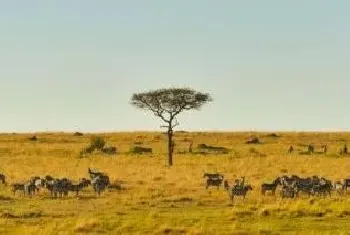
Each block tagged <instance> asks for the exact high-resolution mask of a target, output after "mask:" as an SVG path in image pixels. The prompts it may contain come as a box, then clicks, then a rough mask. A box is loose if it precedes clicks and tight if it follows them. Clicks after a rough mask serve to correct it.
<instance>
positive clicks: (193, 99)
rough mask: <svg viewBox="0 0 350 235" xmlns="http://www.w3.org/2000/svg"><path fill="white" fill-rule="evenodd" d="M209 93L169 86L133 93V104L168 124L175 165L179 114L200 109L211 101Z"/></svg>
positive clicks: (170, 162)
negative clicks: (175, 143) (174, 130)
mask: <svg viewBox="0 0 350 235" xmlns="http://www.w3.org/2000/svg"><path fill="white" fill-rule="evenodd" d="M211 101H212V98H211V97H210V95H209V94H208V93H202V92H198V91H195V90H193V89H191V88H168V89H158V90H151V91H148V92H143V93H136V94H133V95H132V97H131V104H132V105H134V106H136V107H137V108H140V109H143V110H148V111H151V112H153V114H154V115H156V116H157V117H159V118H160V119H161V120H162V121H163V122H165V123H166V125H164V126H161V127H162V128H167V135H168V164H169V166H172V165H173V149H174V148H173V147H174V141H173V134H174V132H173V129H174V127H176V126H178V125H179V123H178V122H177V119H176V117H177V115H178V114H180V113H181V112H183V111H185V110H200V108H201V107H202V106H203V105H204V104H206V103H208V102H211Z"/></svg>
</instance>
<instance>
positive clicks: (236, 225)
mask: <svg viewBox="0 0 350 235" xmlns="http://www.w3.org/2000/svg"><path fill="white" fill-rule="evenodd" d="M253 134H254V135H257V136H259V138H260V140H262V142H263V143H262V144H253V145H248V144H245V141H246V139H247V138H248V137H249V136H251V135H253ZM266 134H267V133H229V132H227V133H186V132H177V133H175V142H176V147H175V155H174V166H172V167H170V168H169V167H167V165H166V163H167V160H166V151H167V149H166V147H167V146H166V136H165V135H164V134H162V133H155V132H154V133H152V132H149V133H146V132H144V133H141V132H140V133H110V134H99V135H100V136H103V137H104V138H105V140H106V142H107V144H109V145H113V146H116V147H117V148H118V154H116V155H106V154H103V153H94V154H92V155H90V156H85V157H81V156H80V155H79V152H80V151H81V150H82V149H83V148H84V147H85V146H87V145H88V144H89V141H90V137H91V135H89V134H85V135H84V136H73V133H36V135H37V137H38V140H37V141H30V140H29V139H28V138H29V137H30V136H31V135H29V134H28V135H26V134H2V135H0V172H1V173H3V174H5V175H6V177H7V181H8V185H7V186H3V185H0V233H1V234H36V235H39V234H84V233H90V234H350V193H349V194H348V195H345V196H338V195H336V194H335V193H333V195H332V197H331V198H329V197H326V198H323V197H311V198H308V197H307V196H301V197H300V198H298V199H281V197H280V196H279V194H278V193H277V194H276V196H271V195H270V194H267V195H266V196H261V194H260V184H261V183H263V182H267V183H269V182H271V181H272V180H274V179H275V178H276V177H278V176H281V175H283V174H287V175H291V174H296V175H299V176H302V177H306V176H312V175H319V176H324V177H325V178H329V179H331V180H333V181H334V180H342V179H344V178H347V177H350V172H349V171H350V155H348V156H344V155H339V154H338V153H339V150H340V148H341V147H342V146H343V145H344V144H345V143H350V133H278V134H279V135H280V137H279V138H276V137H267V135H266ZM191 140H193V141H194V143H193V152H194V153H189V152H188V148H189V144H190V141H191ZM135 142H138V144H142V146H145V147H151V148H152V149H153V153H152V154H139V155H135V154H131V153H129V150H130V147H131V146H133V144H134V143H135ZM202 143H204V144H207V145H212V146H222V147H226V148H228V149H230V152H229V153H226V154H224V153H222V154H217V153H207V154H200V153H195V152H196V151H198V150H197V149H196V146H197V145H198V144H202ZM310 143H312V144H314V145H315V147H316V149H315V150H316V151H321V144H327V146H328V153H327V154H314V155H302V154H299V152H300V151H305V150H306V149H307V147H306V146H307V145H308V144H310ZM290 145H293V146H294V148H295V152H294V153H292V154H287V151H288V148H289V146H290ZM88 167H91V168H95V169H98V170H100V171H103V172H105V173H107V174H108V175H109V176H110V178H111V181H112V182H114V181H117V182H119V183H120V184H121V185H122V189H121V190H113V189H108V190H107V191H105V192H104V193H103V194H102V195H101V196H97V195H95V193H94V192H93V190H92V188H91V187H89V188H87V189H85V190H84V191H83V192H82V193H81V194H80V196H79V197H76V196H75V194H74V193H70V195H69V196H68V197H67V198H59V199H51V197H50V195H49V192H48V191H47V190H46V189H43V190H42V191H40V192H39V194H38V195H35V196H33V197H32V198H29V197H23V196H22V195H21V194H20V193H18V194H17V195H15V196H13V194H12V192H11V190H10V184H12V183H17V182H24V181H26V180H28V179H29V178H30V177H31V176H35V175H39V176H42V177H44V176H45V175H52V176H54V177H68V178H70V179H72V180H75V181H77V180H78V179H79V178H82V177H86V178H88V177H89V175H88V172H87V169H88ZM205 172H220V173H222V174H224V175H225V178H226V179H228V180H229V181H230V183H232V182H233V180H234V179H235V178H239V177H241V176H245V177H246V181H247V183H249V184H251V185H252V187H253V191H250V192H248V195H247V197H246V199H245V200H243V199H242V198H237V199H235V200H234V202H233V203H231V202H230V201H229V198H228V194H227V192H226V191H225V190H224V189H223V187H221V188H220V189H219V190H217V189H216V188H214V187H213V188H209V189H208V190H206V189H205V179H204V178H203V174H204V173H205Z"/></svg>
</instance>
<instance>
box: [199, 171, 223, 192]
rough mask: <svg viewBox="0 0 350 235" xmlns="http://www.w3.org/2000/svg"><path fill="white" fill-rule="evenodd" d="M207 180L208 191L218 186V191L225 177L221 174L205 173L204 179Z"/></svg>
mask: <svg viewBox="0 0 350 235" xmlns="http://www.w3.org/2000/svg"><path fill="white" fill-rule="evenodd" d="M205 177H208V178H207V183H206V186H205V188H206V189H208V188H209V187H210V186H216V187H217V189H219V187H220V186H221V184H222V182H223V179H224V176H223V175H221V174H210V173H205V174H204V176H203V178H205Z"/></svg>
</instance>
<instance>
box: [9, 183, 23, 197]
mask: <svg viewBox="0 0 350 235" xmlns="http://www.w3.org/2000/svg"><path fill="white" fill-rule="evenodd" d="M11 187H12V193H13V195H14V196H15V194H16V191H18V190H19V191H23V195H25V191H24V184H18V183H16V184H11Z"/></svg>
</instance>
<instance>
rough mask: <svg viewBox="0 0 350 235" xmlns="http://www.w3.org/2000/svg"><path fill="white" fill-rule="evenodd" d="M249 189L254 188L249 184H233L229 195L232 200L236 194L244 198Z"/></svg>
mask: <svg viewBox="0 0 350 235" xmlns="http://www.w3.org/2000/svg"><path fill="white" fill-rule="evenodd" d="M249 190H253V188H252V186H251V185H249V184H247V185H243V186H241V185H235V186H233V187H232V188H231V189H230V190H228V191H229V197H230V200H231V202H233V199H234V197H235V196H241V197H243V199H245V197H246V195H247V192H248V191H249Z"/></svg>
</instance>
